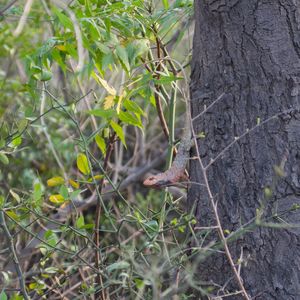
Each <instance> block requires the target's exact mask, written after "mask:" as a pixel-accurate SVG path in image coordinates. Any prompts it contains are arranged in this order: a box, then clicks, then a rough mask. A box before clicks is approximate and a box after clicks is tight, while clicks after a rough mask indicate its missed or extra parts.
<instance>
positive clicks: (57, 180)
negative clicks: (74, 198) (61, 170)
mask: <svg viewBox="0 0 300 300" xmlns="http://www.w3.org/2000/svg"><path fill="white" fill-rule="evenodd" d="M64 183H65V180H64V179H63V178H62V177H60V176H56V177H52V178H50V179H48V180H47V185H48V186H50V187H52V186H57V185H62V184H64Z"/></svg>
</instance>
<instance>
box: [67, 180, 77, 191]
mask: <svg viewBox="0 0 300 300" xmlns="http://www.w3.org/2000/svg"><path fill="white" fill-rule="evenodd" d="M69 183H70V185H71V186H72V187H73V188H75V189H79V183H78V182H76V181H74V180H73V179H69Z"/></svg>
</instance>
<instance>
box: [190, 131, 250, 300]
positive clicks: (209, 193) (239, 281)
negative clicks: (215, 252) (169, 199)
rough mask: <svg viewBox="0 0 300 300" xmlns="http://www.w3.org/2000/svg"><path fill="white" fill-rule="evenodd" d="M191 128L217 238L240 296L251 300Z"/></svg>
mask: <svg viewBox="0 0 300 300" xmlns="http://www.w3.org/2000/svg"><path fill="white" fill-rule="evenodd" d="M191 127H192V128H191V129H192V134H193V137H194V140H195V146H196V147H195V148H196V152H197V160H198V161H199V164H200V167H201V170H202V174H203V179H204V183H205V186H206V190H207V193H208V197H209V200H210V203H211V205H212V208H213V212H214V216H215V219H216V223H217V226H216V229H217V232H218V234H219V237H220V240H221V241H222V243H223V245H224V250H225V254H226V257H227V259H228V262H229V264H230V266H231V269H232V271H233V273H234V277H235V279H236V281H237V283H238V285H239V287H240V289H241V291H242V294H243V297H244V299H246V300H251V298H250V297H249V295H248V293H247V291H246V289H245V287H244V284H243V280H242V278H241V276H240V274H239V272H238V270H237V268H236V266H235V264H234V261H233V258H232V255H231V253H230V249H229V247H228V244H227V239H226V237H225V235H224V232H223V228H222V224H221V220H220V217H219V213H218V209H217V203H216V202H215V200H214V197H213V194H212V191H211V188H210V185H209V182H208V178H207V169H206V168H205V167H204V164H203V162H202V159H201V157H200V152H199V148H198V144H197V140H196V138H195V136H196V135H195V131H194V128H193V126H191Z"/></svg>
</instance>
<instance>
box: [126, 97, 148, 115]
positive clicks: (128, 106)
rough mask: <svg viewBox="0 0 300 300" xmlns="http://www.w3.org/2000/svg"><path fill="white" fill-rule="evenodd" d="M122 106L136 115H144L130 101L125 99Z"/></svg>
mask: <svg viewBox="0 0 300 300" xmlns="http://www.w3.org/2000/svg"><path fill="white" fill-rule="evenodd" d="M123 105H124V107H125V108H126V109H127V110H128V111H131V112H133V113H137V114H138V115H145V113H144V111H143V110H142V109H141V108H140V107H139V105H138V104H136V103H135V102H134V101H132V100H129V99H126V100H125V101H124V103H123Z"/></svg>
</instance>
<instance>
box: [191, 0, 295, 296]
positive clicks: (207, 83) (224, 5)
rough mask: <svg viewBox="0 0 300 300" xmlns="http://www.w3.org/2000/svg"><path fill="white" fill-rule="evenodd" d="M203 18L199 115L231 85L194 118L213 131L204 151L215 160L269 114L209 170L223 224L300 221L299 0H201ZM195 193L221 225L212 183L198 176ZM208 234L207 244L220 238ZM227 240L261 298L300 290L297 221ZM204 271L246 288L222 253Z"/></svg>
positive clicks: (195, 171)
mask: <svg viewBox="0 0 300 300" xmlns="http://www.w3.org/2000/svg"><path fill="white" fill-rule="evenodd" d="M195 20H196V24H195V36H194V49H193V60H192V75H191V101H192V103H191V105H192V115H193V116H194V117H195V116H197V115H198V114H199V113H200V112H201V111H202V110H203V108H204V107H205V105H206V106H207V105H209V104H210V103H212V102H213V101H214V100H215V99H216V98H217V97H218V96H219V95H220V94H222V93H225V95H224V97H223V98H222V99H221V100H220V101H219V102H218V103H216V104H215V105H214V106H213V107H212V108H211V109H210V110H209V111H208V112H207V113H206V114H205V115H204V116H203V117H201V118H199V119H197V120H196V121H195V122H194V128H195V132H196V133H200V132H204V133H205V138H204V139H200V140H199V141H198V146H199V149H200V154H201V158H202V159H203V161H204V162H205V164H208V163H209V162H210V160H211V159H213V158H214V157H216V156H217V155H218V154H219V153H220V152H221V151H222V149H224V148H225V147H226V146H227V145H228V144H229V143H230V142H232V141H233V140H234V139H235V137H239V136H241V135H242V134H244V133H245V131H246V130H247V129H250V128H252V127H254V126H255V125H257V124H258V122H260V123H262V125H261V126H259V127H258V128H257V129H255V130H253V131H250V132H249V134H246V135H245V136H244V137H242V138H241V139H240V140H238V141H237V142H236V143H235V144H234V145H233V146H232V147H231V148H230V149H229V150H228V151H226V152H225V153H224V155H222V157H221V158H219V159H218V160H217V161H216V162H214V163H213V164H212V166H211V167H210V168H209V170H208V177H209V184H210V186H211V188H212V191H213V193H214V195H215V200H216V201H218V211H219V214H220V217H221V222H222V226H223V228H224V229H227V230H229V231H234V230H237V229H238V228H240V227H241V225H242V224H246V223H247V222H250V221H251V220H253V219H255V217H256V215H257V209H260V212H263V215H262V218H263V219H264V220H267V221H268V222H273V223H278V224H281V223H280V221H278V218H275V215H276V214H278V215H281V218H282V219H284V220H285V221H286V222H288V223H293V224H294V223H298V224H300V215H299V210H294V211H291V210H290V208H291V207H292V206H293V204H295V203H297V204H300V103H299V93H300V1H299V0H260V1H259V0H196V1H195ZM293 108H294V109H293ZM274 115H277V116H278V117H276V118H273V119H271V120H270V121H269V122H266V123H263V122H264V120H267V119H268V118H270V117H271V116H274ZM194 154H195V153H194ZM283 163H284V172H285V174H286V176H285V177H282V178H280V176H278V174H276V172H275V171H274V167H275V166H279V165H280V164H283ZM275 168H276V167H275ZM190 169H191V170H190V172H191V181H192V182H193V181H194V182H198V183H203V176H202V171H201V169H200V167H199V163H198V162H197V160H193V161H192V162H191V167H190ZM266 187H269V188H270V189H271V190H272V192H273V193H272V196H271V197H267V196H268V193H267V195H266V193H265V192H264V189H265V188H266ZM188 201H189V207H190V209H192V207H193V208H194V209H195V214H196V217H197V220H198V225H200V226H211V225H215V219H214V215H213V213H212V207H211V204H210V201H209V199H208V196H207V191H206V188H205V187H203V186H200V185H196V184H195V185H192V186H191V188H190V190H189V194H188ZM262 203H263V204H262ZM262 206H263V209H262ZM252 223H253V222H252ZM198 234H199V235H198V236H199V239H200V235H201V231H200V232H199V231H198ZM209 237H210V238H206V239H205V243H209V242H210V241H211V239H217V238H218V237H217V235H216V234H213V233H212V234H210V236H209ZM229 246H230V249H231V251H232V254H233V258H234V260H235V262H237V261H238V258H239V257H240V255H241V251H242V253H243V264H242V268H241V276H242V278H243V280H244V284H245V288H246V290H247V291H248V292H249V294H250V295H251V296H252V297H253V298H254V297H255V299H260V300H268V299H278V300H279V299H280V300H281V299H300V247H299V246H300V230H299V229H298V228H292V229H287V228H285V229H283V228H282V229H275V228H267V227H257V228H255V229H253V228H252V230H251V231H250V232H247V233H245V234H244V235H243V236H242V237H239V238H238V239H236V240H235V241H233V242H231V243H230V244H229ZM198 275H199V276H198V277H199V278H200V280H203V281H206V282H210V283H212V282H213V283H216V284H218V285H219V286H223V285H224V284H225V283H226V282H227V285H226V289H228V290H230V291H232V290H237V289H238V287H237V284H236V282H235V280H234V278H233V273H232V270H231V269H230V267H229V265H228V261H227V259H226V257H225V255H223V254H220V253H219V254H212V255H210V256H209V257H208V258H207V259H206V260H205V261H202V262H201V264H200V266H199V273H198ZM211 285H213V284H211ZM226 299H242V297H241V296H237V297H234V296H231V297H230V298H226Z"/></svg>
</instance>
